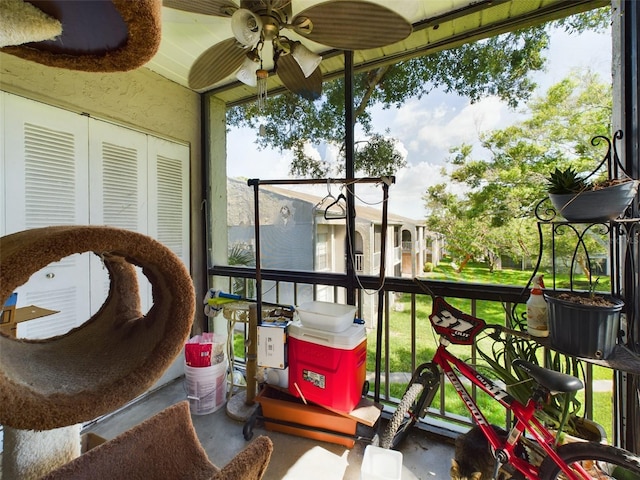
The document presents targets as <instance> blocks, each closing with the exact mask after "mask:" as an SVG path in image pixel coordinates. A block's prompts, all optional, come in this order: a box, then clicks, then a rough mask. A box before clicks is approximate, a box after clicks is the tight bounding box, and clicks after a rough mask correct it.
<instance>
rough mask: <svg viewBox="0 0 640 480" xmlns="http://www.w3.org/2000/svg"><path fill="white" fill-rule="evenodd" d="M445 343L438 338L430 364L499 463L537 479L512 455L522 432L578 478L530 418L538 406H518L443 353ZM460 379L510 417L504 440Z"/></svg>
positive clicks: (535, 470)
mask: <svg viewBox="0 0 640 480" xmlns="http://www.w3.org/2000/svg"><path fill="white" fill-rule="evenodd" d="M449 343H450V342H449V340H448V339H446V338H444V337H442V336H441V337H440V345H439V346H438V348H437V350H436V353H435V355H434V357H433V360H432V361H433V363H435V364H436V365H438V367H440V369H441V370H442V372H444V374H445V375H446V376H447V378H448V379H449V381H450V382H451V384H452V385H453V387H454V388H455V390H456V392H457V393H458V395H459V396H460V398H461V400H462V401H463V402H464V404H465V406H466V407H467V409H468V410H469V412H470V413H471V416H472V417H473V419H474V420H475V421H476V423H477V424H478V426H479V427H480V429H481V430H482V432H483V433H484V435H485V436H486V438H487V439H488V441H489V443H490V445H491V447H492V449H493V450H494V451H495V452H496V453H498V452H501V455H503V456H504V457H503V458H501V459H500V460H501V463H503V464H505V463H510V464H511V465H513V466H514V467H515V468H516V469H517V470H518V471H519V472H521V473H522V474H524V475H525V476H526V477H527V478H529V479H537V478H539V469H538V467H536V466H534V465H531V464H530V463H529V462H528V461H526V460H524V459H522V458H520V457H518V455H517V454H516V451H515V449H516V446H517V444H518V440H519V439H520V438H521V436H522V435H523V434H524V432H525V431H526V432H527V433H528V434H530V435H531V436H532V437H533V438H534V439H535V440H536V442H537V443H538V445H539V446H540V447H541V448H542V449H543V450H544V452H545V453H546V454H547V455H549V456H550V457H551V458H552V459H553V460H554V461H555V463H556V464H557V465H558V466H559V467H560V468H561V470H562V471H563V472H564V473H565V475H566V476H567V478H569V479H574V480H578V479H579V478H580V477H578V476H576V474H575V468H576V466H575V465H574V469H570V468H569V467H568V466H567V464H566V463H565V462H564V461H563V460H562V459H561V458H560V457H559V456H558V454H557V453H556V451H555V450H554V449H553V448H552V445H554V444H555V440H556V439H555V437H554V436H553V435H552V434H551V433H550V432H549V431H548V430H547V429H546V428H545V427H544V425H542V423H540V421H539V420H538V419H537V418H536V417H535V416H534V413H535V411H536V410H537V409H539V408H540V407H539V405H538V404H537V403H536V402H535V401H534V400H533V399H529V400H528V401H527V403H526V405H523V404H522V403H520V402H519V401H518V400H516V399H515V398H513V397H512V396H511V395H509V393H507V392H506V391H505V390H503V389H502V388H501V387H500V386H498V385H496V384H495V383H493V382H492V381H491V380H490V379H488V378H487V377H485V376H484V375H482V374H481V373H479V372H478V371H476V370H475V369H474V368H473V367H471V366H470V365H468V364H467V363H465V362H463V361H462V360H460V359H458V358H457V357H455V356H454V355H453V354H452V353H450V352H449V351H448V350H447V346H448V345H449ZM458 372H459V373H458ZM461 376H462V377H464V378H467V379H468V380H469V381H471V382H472V383H473V384H474V385H476V386H477V387H479V388H480V389H482V390H483V391H484V392H485V393H487V394H488V395H489V396H491V397H492V398H493V399H495V400H496V401H498V402H499V403H500V404H501V405H502V406H504V407H505V408H506V409H508V410H510V411H511V412H512V413H513V416H514V418H515V420H516V421H515V424H514V426H513V428H512V429H511V431H510V432H509V434H508V436H507V439H506V440H504V441H503V440H501V439H500V438H499V437H498V435H497V433H496V432H495V431H494V429H493V428H491V426H490V424H489V422H488V421H487V419H486V418H485V416H484V415H483V413H482V411H481V410H480V408H479V407H478V406H477V405H476V403H475V402H474V400H473V398H472V397H471V395H469V393H468V392H467V390H466V388H465V387H464V385H463V384H462V382H461V381H460V377H461ZM580 474H581V475H583V477H584V478H591V477H590V476H589V475H588V474H587V473H586V472H584V471H583V472H580Z"/></svg>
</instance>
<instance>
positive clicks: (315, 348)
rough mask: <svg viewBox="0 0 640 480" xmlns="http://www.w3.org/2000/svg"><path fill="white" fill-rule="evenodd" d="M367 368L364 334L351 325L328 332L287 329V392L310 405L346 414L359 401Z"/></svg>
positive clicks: (362, 329)
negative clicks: (310, 403) (311, 403)
mask: <svg viewBox="0 0 640 480" xmlns="http://www.w3.org/2000/svg"><path fill="white" fill-rule="evenodd" d="M366 369H367V334H366V330H365V327H364V325H359V324H355V323H354V324H353V325H352V326H350V327H349V328H347V329H346V330H345V331H342V332H337V333H336V332H327V331H324V330H316V329H312V328H309V327H304V326H302V324H301V323H299V322H294V323H292V324H291V325H290V326H289V391H290V392H291V394H292V395H294V396H296V397H303V398H304V399H305V400H307V401H309V402H313V403H316V404H318V405H321V406H324V407H327V408H330V409H333V410H336V411H338V412H344V413H349V412H351V411H352V410H353V409H354V408H355V406H356V405H357V404H358V403H359V402H360V399H361V398H362V389H363V387H364V382H365V378H366Z"/></svg>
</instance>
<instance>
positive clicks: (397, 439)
mask: <svg viewBox="0 0 640 480" xmlns="http://www.w3.org/2000/svg"><path fill="white" fill-rule="evenodd" d="M439 385H440V374H439V372H438V367H437V366H436V365H435V364H433V363H424V364H422V365H420V366H419V367H418V368H417V369H416V371H415V373H414V374H413V376H412V377H411V381H410V382H409V385H407V389H406V390H405V392H404V395H403V396H402V399H401V400H400V403H399V404H398V407H397V408H396V411H395V412H394V414H393V415H392V417H391V419H390V420H389V423H388V424H387V428H386V430H385V431H384V433H383V435H382V438H381V440H380V446H381V447H382V448H393V449H397V447H398V446H399V445H400V444H401V443H402V442H403V441H404V439H405V438H406V437H407V435H408V434H409V430H410V429H411V427H413V426H414V425H415V423H416V422H417V421H418V419H419V418H420V417H421V416H422V415H423V414H424V412H425V410H426V409H427V408H428V407H429V406H430V405H431V402H432V401H433V397H435V394H436V392H437V391H438V386H439Z"/></svg>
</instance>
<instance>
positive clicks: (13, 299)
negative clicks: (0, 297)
mask: <svg viewBox="0 0 640 480" xmlns="http://www.w3.org/2000/svg"><path fill="white" fill-rule="evenodd" d="M17 302H18V294H17V293H12V294H11V296H10V297H9V298H8V299H7V301H6V302H5V304H4V305H3V306H2V312H1V313H0V325H5V324H9V323H13V322H15V315H16V303H17Z"/></svg>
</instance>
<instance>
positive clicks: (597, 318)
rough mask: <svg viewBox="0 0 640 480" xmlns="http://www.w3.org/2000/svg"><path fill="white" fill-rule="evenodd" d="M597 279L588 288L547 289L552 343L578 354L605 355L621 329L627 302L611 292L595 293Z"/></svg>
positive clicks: (567, 351)
mask: <svg viewBox="0 0 640 480" xmlns="http://www.w3.org/2000/svg"><path fill="white" fill-rule="evenodd" d="M597 284H598V279H596V280H595V281H594V282H590V284H589V291H587V292H575V291H547V292H545V293H544V298H545V300H546V301H547V313H548V316H549V333H550V339H551V345H552V346H553V348H556V349H558V350H560V351H562V352H564V353H567V354H569V355H575V356H578V357H585V358H595V359H606V358H608V357H609V356H610V355H611V352H612V351H613V349H614V347H615V345H616V341H617V339H618V335H619V332H620V313H621V311H622V308H623V307H624V302H623V301H622V300H620V299H619V298H616V297H614V296H612V295H605V294H596V286H597Z"/></svg>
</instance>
